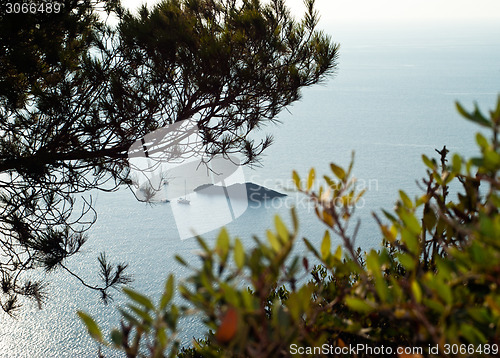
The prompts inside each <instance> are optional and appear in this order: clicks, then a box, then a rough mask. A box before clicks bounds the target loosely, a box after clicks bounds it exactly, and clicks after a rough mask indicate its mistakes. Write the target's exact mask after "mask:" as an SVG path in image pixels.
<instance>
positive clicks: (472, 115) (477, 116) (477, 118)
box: [455, 102, 492, 128]
mask: <svg viewBox="0 0 500 358" xmlns="http://www.w3.org/2000/svg"><path fill="white" fill-rule="evenodd" d="M455 105H456V107H457V110H458V112H459V113H460V114H461V115H462V116H463V117H465V118H467V119H468V120H470V121H472V122H474V123H477V124H479V125H480V126H483V127H487V128H491V127H492V123H491V122H490V121H489V120H487V119H486V118H485V117H484V116H483V115H482V114H481V112H480V111H479V108H478V106H477V103H475V104H474V112H467V110H466V109H465V108H464V107H462V105H461V104H460V103H458V102H455Z"/></svg>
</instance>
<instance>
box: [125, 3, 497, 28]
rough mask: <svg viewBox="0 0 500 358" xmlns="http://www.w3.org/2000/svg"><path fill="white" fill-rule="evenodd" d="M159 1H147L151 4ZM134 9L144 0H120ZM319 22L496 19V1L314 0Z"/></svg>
mask: <svg viewBox="0 0 500 358" xmlns="http://www.w3.org/2000/svg"><path fill="white" fill-rule="evenodd" d="M158 1H159V0H148V1H147V3H148V4H154V3H156V2H158ZM122 2H123V3H124V4H125V5H126V6H128V7H130V8H136V7H138V6H139V5H140V4H142V3H144V0H122ZM286 3H287V5H288V6H289V7H290V8H291V9H292V10H293V12H294V13H296V14H297V16H299V15H300V14H301V13H302V12H303V11H304V6H303V1H302V0H286ZM316 8H317V9H318V10H319V12H320V14H321V22H322V23H323V25H325V24H329V23H332V22H336V23H338V22H342V23H343V22H356V21H370V22H372V21H375V22H377V21H384V22H386V21H397V22H404V21H412V22H413V21H426V20H436V19H443V20H459V19H460V20H462V19H463V20H481V19H498V21H499V26H500V0H316Z"/></svg>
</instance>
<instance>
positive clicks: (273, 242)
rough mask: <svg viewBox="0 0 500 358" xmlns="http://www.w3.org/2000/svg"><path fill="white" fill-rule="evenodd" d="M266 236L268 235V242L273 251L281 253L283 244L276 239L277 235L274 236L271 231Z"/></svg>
mask: <svg viewBox="0 0 500 358" xmlns="http://www.w3.org/2000/svg"><path fill="white" fill-rule="evenodd" d="M266 234H267V240H268V241H269V243H270V244H271V247H272V248H273V250H274V251H275V252H279V251H280V250H281V243H280V241H279V240H278V238H277V237H276V235H274V233H273V232H272V231H271V230H267V231H266Z"/></svg>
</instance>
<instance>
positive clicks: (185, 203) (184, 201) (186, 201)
mask: <svg viewBox="0 0 500 358" xmlns="http://www.w3.org/2000/svg"><path fill="white" fill-rule="evenodd" d="M177 202H178V203H179V204H184V205H190V203H191V202H190V201H189V200H188V199H187V198H186V181H185V180H184V197H183V198H179V199H177Z"/></svg>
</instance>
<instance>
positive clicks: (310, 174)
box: [307, 168, 316, 190]
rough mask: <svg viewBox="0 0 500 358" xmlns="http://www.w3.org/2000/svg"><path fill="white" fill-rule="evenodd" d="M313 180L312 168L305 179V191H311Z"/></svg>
mask: <svg viewBox="0 0 500 358" xmlns="http://www.w3.org/2000/svg"><path fill="white" fill-rule="evenodd" d="M315 178H316V172H315V170H314V168H311V170H310V171H309V175H308V177H307V190H311V188H312V186H313V183H314V179H315Z"/></svg>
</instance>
